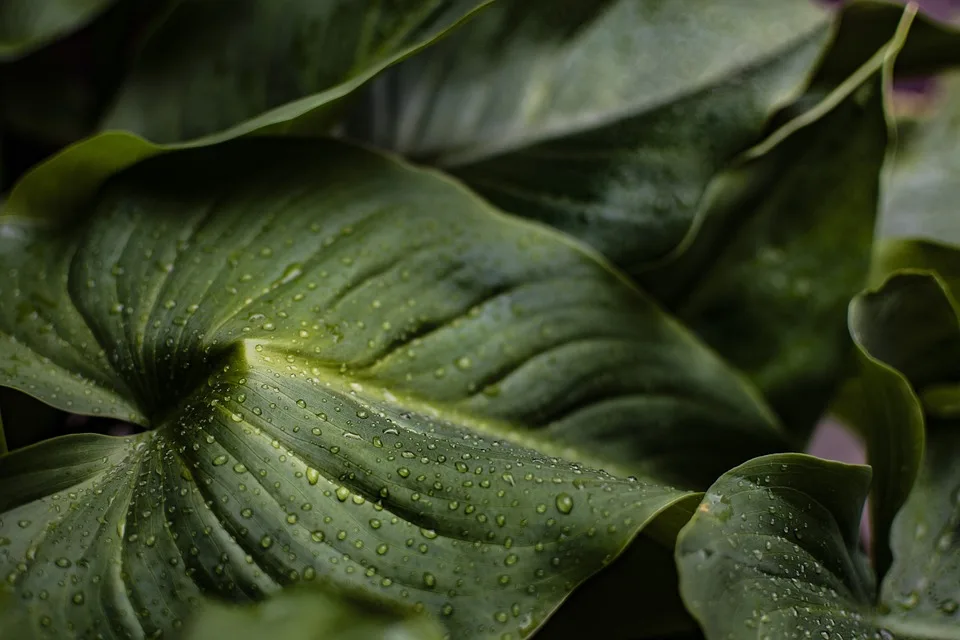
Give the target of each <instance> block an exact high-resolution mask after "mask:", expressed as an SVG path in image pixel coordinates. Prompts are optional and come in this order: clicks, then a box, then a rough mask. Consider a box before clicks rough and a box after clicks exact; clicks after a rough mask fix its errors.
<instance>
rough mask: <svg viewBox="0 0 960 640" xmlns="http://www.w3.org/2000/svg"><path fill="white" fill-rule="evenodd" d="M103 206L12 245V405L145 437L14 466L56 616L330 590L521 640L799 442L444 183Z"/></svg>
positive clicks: (179, 193)
mask: <svg viewBox="0 0 960 640" xmlns="http://www.w3.org/2000/svg"><path fill="white" fill-rule="evenodd" d="M91 209H92V210H91V211H90V213H89V215H88V216H87V217H86V218H84V219H82V220H79V221H77V222H76V223H75V224H74V225H73V226H72V227H69V228H66V229H64V230H57V231H50V230H43V229H34V228H31V227H26V226H14V225H9V224H8V225H7V226H4V227H2V231H3V233H2V234H0V242H2V244H0V249H2V250H0V263H2V264H0V269H2V272H3V273H4V274H5V276H6V277H5V279H4V280H3V281H2V284H0V296H2V298H3V299H4V300H6V301H8V304H5V305H3V306H2V308H0V336H2V337H3V342H2V343H0V357H2V360H0V381H2V382H3V384H6V385H9V386H12V387H15V388H17V389H20V390H22V391H25V392H27V393H30V394H33V395H36V396H37V397H39V398H41V399H43V400H44V401H46V402H48V403H50V404H53V405H55V406H57V407H60V408H64V409H68V410H70V411H72V412H75V413H86V414H96V415H104V416H113V417H118V418H124V419H129V420H131V421H134V422H137V423H139V424H142V425H145V426H148V427H150V428H151V429H152V430H151V431H150V432H148V433H146V434H142V435H137V436H131V437H127V438H107V437H103V436H74V437H68V438H63V439H59V440H53V441H48V442H45V443H42V444H40V445H38V446H36V447H33V448H28V449H24V450H20V451H16V452H13V453H12V454H10V455H8V456H6V457H3V458H0V512H5V513H4V515H3V516H2V524H0V536H4V538H5V539H6V540H9V543H8V544H6V545H5V546H3V547H0V564H2V565H3V568H4V570H5V571H6V572H7V573H9V574H10V581H9V584H10V585H12V587H11V588H13V589H15V590H16V592H17V593H18V596H19V597H23V598H24V599H25V602H24V605H23V608H24V610H25V611H26V612H27V614H28V615H29V616H30V620H31V622H32V623H34V624H40V625H49V626H50V627H51V628H52V629H58V630H60V631H63V630H67V629H70V628H71V627H70V625H73V628H75V629H82V630H83V632H87V631H89V632H91V633H93V632H103V633H106V634H111V633H112V634H114V635H122V634H123V633H126V632H130V633H141V632H145V633H148V634H149V633H153V632H154V631H158V630H164V629H171V628H173V627H174V626H175V624H176V621H177V620H178V619H180V618H182V617H183V616H184V615H185V614H186V611H187V610H188V609H189V607H190V602H191V601H192V600H193V599H194V598H196V597H197V596H198V595H199V594H200V593H201V592H207V591H214V592H217V593H219V594H221V595H224V596H228V597H231V598H235V599H243V598H248V597H254V598H255V597H258V596H259V595H260V594H262V593H265V592H270V591H273V590H274V589H276V587H277V586H278V585H280V584H285V583H290V582H295V581H297V580H303V579H312V578H313V577H317V578H318V579H319V578H321V577H322V578H323V579H325V580H328V581H332V582H334V583H337V584H342V585H347V586H354V587H361V588H365V589H368V590H373V591H375V592H376V593H377V594H378V595H379V596H380V597H384V598H387V599H391V600H397V601H403V602H407V603H409V604H416V603H421V604H420V605H419V606H422V607H423V608H425V609H426V610H428V611H429V612H431V613H433V614H435V615H437V616H438V617H439V618H441V619H442V620H443V621H444V624H445V625H446V626H447V628H448V630H449V631H450V632H451V633H452V634H453V635H454V636H455V637H471V636H480V637H486V636H496V637H499V636H501V635H502V634H511V633H512V634H514V635H518V634H520V635H522V634H526V633H528V632H530V631H531V630H533V629H534V628H536V627H537V626H538V625H539V624H540V623H541V622H542V621H543V620H544V619H545V617H546V616H547V615H548V614H549V613H550V612H551V611H552V610H553V609H554V608H555V607H556V606H558V605H559V603H560V602H561V601H562V600H563V598H565V597H566V596H567V594H569V592H570V590H571V589H572V588H573V587H574V586H576V584H577V583H579V582H581V581H582V580H584V579H586V578H587V577H588V576H590V575H591V574H592V573H594V572H595V571H596V570H598V569H599V568H600V567H601V566H603V565H604V564H606V563H608V562H610V561H611V560H612V559H613V558H614V557H615V556H616V555H617V554H618V553H619V552H620V550H621V549H622V548H623V547H624V545H626V544H627V543H628V542H629V541H630V539H631V538H632V537H633V536H634V535H635V534H636V532H637V531H638V530H639V529H640V528H641V527H643V526H644V525H645V524H646V523H648V522H650V521H651V520H652V519H653V518H654V517H655V516H657V515H658V514H659V513H661V512H662V511H663V510H665V509H666V510H669V509H670V507H671V506H672V505H676V507H675V508H677V509H680V510H681V511H682V510H683V505H682V504H680V503H678V501H680V502H683V500H684V498H685V497H686V496H688V495H689V493H688V492H687V491H684V490H683V488H686V487H696V486H704V485H705V484H708V483H709V482H710V481H711V479H712V478H714V477H716V474H718V473H719V472H720V471H721V470H722V468H723V467H724V466H729V465H730V464H733V463H735V462H736V461H739V460H742V459H743V457H745V456H749V455H754V454H756V453H759V452H762V451H765V450H771V449H778V448H781V447H782V446H783V445H782V440H781V435H780V432H779V430H778V428H777V427H776V425H775V424H774V422H773V419H772V418H771V416H770V414H769V411H768V410H767V409H765V407H764V405H763V404H762V402H761V401H759V400H758V399H757V398H756V397H755V395H754V393H753V392H752V391H751V390H750V387H749V386H747V385H745V383H744V382H743V381H742V380H741V379H740V378H739V377H738V376H737V375H736V374H734V373H733V372H732V371H731V370H730V369H729V368H728V367H727V366H726V365H725V364H724V363H723V362H722V361H721V360H720V359H719V358H718V357H717V356H716V355H714V354H713V353H711V352H710V351H709V350H707V349H706V348H705V347H703V346H702V344H701V343H699V342H698V341H697V340H696V339H695V338H694V337H693V336H692V335H691V334H689V333H688V332H687V331H686V330H684V329H683V328H682V327H681V326H680V325H678V324H677V323H676V322H675V321H673V320H672V319H671V318H669V317H668V316H666V315H665V314H663V312H661V311H660V310H659V309H658V307H656V306H655V305H654V304H653V303H652V302H650V301H649V300H648V299H647V298H645V297H644V296H643V295H641V294H640V293H639V292H637V291H636V290H635V289H633V288H631V287H630V286H629V284H627V283H626V281H625V280H623V279H622V277H620V276H618V275H617V274H616V273H614V272H613V271H611V270H609V269H608V268H607V267H605V266H604V265H603V264H602V263H600V262H598V260H597V259H596V258H594V257H593V256H591V255H590V254H589V253H587V252H585V251H584V250H583V249H581V248H580V247H579V246H578V245H575V244H573V243H571V242H570V241H569V240H567V239H565V238H564V237H563V236H560V235H558V234H555V232H552V231H550V230H547V229H545V228H542V227H539V226H536V225H530V224H528V223H524V222H522V221H518V220H515V219H512V218H509V217H506V216H503V215H501V214H498V213H497V212H495V211H492V210H490V209H489V208H488V207H487V206H486V205H484V204H483V203H481V202H480V201H479V200H477V199H476V198H475V197H473V196H471V195H470V194H469V193H468V192H466V191H465V190H463V189H462V188H461V187H459V186H457V185H456V184H454V183H452V182H450V181H449V180H446V179H444V178H442V177H440V176H438V175H435V174H432V173H424V172H419V171H415V170H413V169H410V168H408V167H405V166H403V165H400V164H397V163H396V162H394V161H388V160H385V159H382V158H380V157H378V156H375V155H373V154H370V153H368V152H363V151H360V150H356V149H353V148H351V147H348V146H345V145H341V144H336V143H332V142H319V141H307V140H295V139H286V140H283V139H270V138H260V139H250V140H244V141H235V142H233V143H229V144H226V145H222V146H218V147H206V148H203V149H196V150H191V151H184V152H180V153H176V154H168V155H164V156H160V157H157V158H153V159H151V160H149V161H146V162H144V163H141V164H139V165H137V166H136V167H133V168H132V169H130V170H128V171H126V172H124V173H123V174H121V175H120V176H118V177H117V178H115V179H113V180H111V181H110V182H109V183H108V184H107V186H106V187H105V188H104V189H103V190H102V191H101V193H100V194H99V195H98V196H97V198H96V200H95V202H94V204H93V205H91ZM7 428H8V430H12V429H22V428H29V427H28V425H10V424H8V425H7ZM565 460H569V462H568V461H565ZM601 467H602V468H603V469H605V471H594V470H591V469H597V468H601ZM611 473H613V474H617V475H610V474H611ZM627 474H635V475H637V476H640V479H639V480H636V479H629V478H628V479H622V478H623V477H624V476H626V475H627ZM670 481H676V482H678V483H681V485H682V488H681V489H673V488H670V487H669V486H668V485H667V484H666V482H670ZM667 516H669V517H666V518H661V519H660V520H659V523H654V524H657V526H658V527H660V529H659V531H658V530H656V528H655V530H654V532H653V534H655V535H657V536H658V537H661V538H662V539H669V537H670V534H671V532H670V531H669V530H664V527H667V528H669V526H675V525H671V524H670V518H671V517H672V516H670V514H669V513H668V514H667ZM674 520H675V519H674ZM675 530H676V529H675V528H674V529H673V533H675ZM42 592H43V593H46V594H47V596H46V597H40V594H41V593H42ZM74 599H76V600H79V601H81V602H83V603H87V604H86V605H84V606H73V605H72V604H70V603H71V601H75V600H74ZM64 603H67V604H66V605H64ZM108 620H109V621H110V622H109V623H108ZM107 624H111V625H115V626H112V627H107V626H105V625H107ZM141 629H142V631H141Z"/></svg>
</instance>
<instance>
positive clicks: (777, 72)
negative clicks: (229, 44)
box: [348, 0, 830, 274]
mask: <svg viewBox="0 0 960 640" xmlns="http://www.w3.org/2000/svg"><path fill="white" fill-rule="evenodd" d="M829 30H830V17H829V14H828V13H826V12H825V11H824V10H822V9H819V8H817V7H816V6H814V4H813V3H808V2H796V1H794V0H760V1H758V0H727V1H725V2H711V3H707V4H705V5H703V6H701V7H698V9H697V10H696V11H691V10H690V7H689V6H688V4H687V3H684V2H677V1H673V0H671V1H667V2H636V1H635V0H601V1H597V0H563V1H561V2H557V1H556V0H527V1H524V2H512V3H511V2H503V3H499V4H497V5H494V6H492V7H490V8H489V9H488V10H486V11H485V12H484V13H483V14H481V15H480V16H478V17H477V18H476V19H475V20H473V21H472V22H471V23H470V24H468V25H466V26H465V27H464V28H462V29H460V30H458V31H457V32H455V33H454V34H452V35H451V36H450V37H449V38H448V39H446V40H444V41H443V42H441V43H439V44H438V45H437V46H434V47H432V48H430V49H429V50H427V51H425V52H423V53H422V54H421V55H418V56H416V57H415V58H413V59H411V60H409V61H407V62H405V63H403V64H401V65H398V66H397V67H396V68H395V69H393V70H391V71H390V72H389V73H388V74H386V75H384V76H383V77H382V78H380V79H378V80H377V81H376V82H375V83H373V84H372V85H371V89H370V91H369V92H368V95H367V96H366V99H365V104H364V105H363V109H362V110H358V111H357V115H356V117H354V118H353V119H352V121H351V122H350V124H349V127H348V133H349V134H350V135H352V136H355V137H359V138H363V139H366V140H371V141H373V142H374V143H376V144H377V145H379V146H382V147H389V148H392V149H396V150H398V151H400V152H402V153H403V154H405V155H407V156H410V157H413V158H416V159H418V160H421V161H426V162H429V163H432V164H436V165H439V166H441V167H443V168H445V169H447V170H449V171H451V172H452V173H453V174H455V175H456V176H458V177H460V178H462V179H464V180H465V181H466V182H467V183H468V184H469V185H470V186H471V187H473V188H474V189H476V190H478V191H479V192H480V193H481V194H483V195H484V196H485V197H487V198H489V199H490V200H491V201H493V202H494V203H495V204H497V205H498V206H500V207H501V208H503V209H505V210H506V211H509V212H511V213H515V214H518V215H522V216H525V217H529V218H534V219H537V220H541V221H544V222H547V223H549V224H551V225H553V226H555V227H557V228H559V229H561V230H563V231H566V232H568V233H570V234H572V235H574V236H576V237H578V238H580V239H582V240H585V241H587V242H588V243H590V244H592V245H593V246H594V247H596V248H597V249H599V250H600V251H601V252H602V253H603V254H604V255H605V256H606V257H607V258H609V259H611V260H612V261H613V262H614V263H616V264H617V265H619V266H620V267H622V268H624V269H625V270H626V271H627V272H628V273H631V274H634V273H637V272H638V270H640V269H642V268H643V266H644V265H646V264H647V263H649V262H650V261H651V260H653V259H656V258H659V257H661V256H663V255H664V254H666V253H667V252H669V251H670V250H672V249H673V248H674V247H675V246H676V245H677V244H678V243H679V241H680V240H681V238H682V237H683V236H684V234H685V233H686V232H687V230H688V229H689V227H690V224H691V221H692V220H693V217H694V214H695V212H696V210H697V204H698V202H699V200H700V197H701V194H702V193H703V191H704V189H705V187H706V185H707V183H708V182H709V181H710V179H711V178H712V177H713V175H714V174H715V173H716V171H717V170H718V169H720V168H721V167H722V166H723V165H724V164H725V163H726V162H728V161H729V160H730V159H731V158H732V157H733V156H734V155H735V154H737V153H739V152H740V151H742V150H744V149H745V148H747V147H748V146H750V145H751V144H753V143H754V142H755V140H756V139H757V137H758V136H759V135H760V132H761V131H762V129H763V127H764V125H765V123H766V121H767V118H768V117H769V116H770V114H771V113H773V112H774V111H775V110H776V109H777V108H779V107H780V106H782V105H783V104H784V103H785V102H787V101H789V100H790V99H792V97H793V96H794V94H796V93H797V92H798V91H799V90H800V89H801V88H802V86H803V84H804V82H805V80H806V79H807V75H808V73H809V72H810V69H811V67H812V65H813V63H814V61H815V60H816V58H817V56H818V54H819V53H820V51H821V49H822V47H823V45H824V43H825V42H826V40H827V39H828V37H829Z"/></svg>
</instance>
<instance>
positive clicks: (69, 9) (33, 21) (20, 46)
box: [0, 0, 116, 60]
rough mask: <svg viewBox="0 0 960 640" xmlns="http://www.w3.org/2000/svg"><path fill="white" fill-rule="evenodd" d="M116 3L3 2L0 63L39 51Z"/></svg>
mask: <svg viewBox="0 0 960 640" xmlns="http://www.w3.org/2000/svg"><path fill="white" fill-rule="evenodd" d="M115 1H116V0H4V2H3V4H0V60H11V59H15V58H18V57H20V56H23V55H26V54H27V53H30V52H31V51H33V50H35V49H37V48H39V47H42V46H43V45H45V44H47V43H48V42H50V41H51V40H54V39H55V38H57V37H58V36H61V35H63V34H65V33H69V32H70V31H74V30H76V29H78V28H79V27H82V26H83V25H84V24H86V23H88V22H90V21H91V20H93V19H94V18H96V17H97V16H98V15H99V14H100V13H101V12H103V11H104V10H106V9H107V8H108V7H109V6H110V5H111V4H113V3H114V2H115Z"/></svg>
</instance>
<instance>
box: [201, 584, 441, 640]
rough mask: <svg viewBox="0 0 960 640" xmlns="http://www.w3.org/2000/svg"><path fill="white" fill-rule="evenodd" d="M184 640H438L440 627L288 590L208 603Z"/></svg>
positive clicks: (344, 597) (351, 599)
mask: <svg viewBox="0 0 960 640" xmlns="http://www.w3.org/2000/svg"><path fill="white" fill-rule="evenodd" d="M183 637H184V640H207V639H208V638H215V637H226V638H231V639H233V640H262V639H263V638H268V637H274V638H283V640H330V639H336V640H368V639H369V640H442V638H443V637H444V634H443V632H442V631H441V630H440V628H439V627H438V626H437V625H436V624H434V623H433V622H431V621H430V620H429V619H427V618H425V617H424V616H411V615H410V614H409V613H406V614H405V612H404V611H402V610H398V609H396V608H389V607H384V606H383V603H381V602H378V601H371V600H368V599H366V598H362V597H358V596H357V595H355V594H339V593H335V592H331V591H330V590H328V589H318V588H310V589H307V588H291V589H287V590H284V591H282V592H280V593H279V594H277V595H276V596H273V597H272V598H270V599H268V600H267V601H266V602H263V603H260V604H255V605H247V606H238V605H229V604H220V603H214V602H210V603H207V604H205V605H204V609H203V610H202V611H201V612H200V613H199V614H198V615H197V616H196V618H195V619H194V620H193V621H192V622H191V623H190V624H188V625H187V629H186V632H185V633H184V636H183Z"/></svg>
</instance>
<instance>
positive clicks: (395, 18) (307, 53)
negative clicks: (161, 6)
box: [103, 0, 490, 144]
mask: <svg viewBox="0 0 960 640" xmlns="http://www.w3.org/2000/svg"><path fill="white" fill-rule="evenodd" d="M489 1H490V0H439V1H438V0H401V1H399V2H397V1H394V2H384V1H383V0H373V1H370V0H368V1H366V2H356V1H353V0H323V1H321V2H317V1H316V0H226V1H224V0H219V1H217V2H210V1H209V0H183V1H182V2H180V3H179V4H178V6H177V7H176V8H175V9H174V10H173V12H172V14H171V15H170V17H169V18H168V19H167V20H166V22H165V23H164V24H163V25H162V26H161V27H160V28H159V29H158V30H157V31H156V32H155V33H154V34H153V36H152V37H151V39H150V40H149V41H148V43H147V45H146V47H145V49H144V50H143V52H142V53H141V55H140V56H139V57H138V59H137V61H136V63H135V65H134V67H133V69H132V71H131V73H130V75H129V77H128V79H127V81H126V83H125V85H124V87H123V88H122V90H121V92H120V95H119V97H118V99H117V102H116V104H115V105H114V107H113V109H112V110H111V111H110V112H109V113H108V114H107V116H106V117H105V119H104V122H103V127H104V128H105V129H122V130H126V131H131V132H134V133H137V134H139V135H142V136H144V137H146V138H148V139H150V140H152V141H154V142H158V143H164V144H172V143H177V142H184V141H188V140H197V139H202V138H204V137H208V136H213V137H215V138H216V139H224V138H225V137H234V136H236V135H239V134H240V133H246V132H249V131H251V130H253V129H259V128H261V127H265V126H269V125H277V124H282V126H283V127H284V128H285V129H286V128H288V127H290V126H292V125H291V124H290V123H289V121H291V120H293V119H295V118H297V117H302V118H303V121H301V122H300V123H299V126H301V127H306V128H307V129H308V130H310V131H311V132H316V131H318V130H319V131H324V130H325V129H326V126H325V123H328V122H329V119H328V117H327V115H328V114H327V113H326V112H325V111H323V110H317V109H316V108H317V107H318V106H321V105H326V104H328V103H330V102H332V101H334V100H337V99H339V98H341V97H343V96H344V95H346V94H348V93H349V92H350V91H353V90H354V89H356V88H357V87H359V86H360V85H361V84H363V83H364V82H366V81H367V80H369V79H370V78H371V77H373V76H374V75H375V74H377V73H378V72H380V71H382V70H383V69H385V68H387V67H388V66H390V65H392V64H393V63H395V62H399V61H400V60H402V59H404V58H406V57H407V56H410V55H412V54H413V53H415V52H417V51H419V50H420V49H421V48H423V47H425V46H427V45H428V44H430V43H431V42H432V41H434V40H436V39H437V38H439V37H441V36H442V35H443V34H444V33H445V32H446V31H448V30H450V29H452V28H453V27H455V26H456V25H457V23H458V22H460V21H461V20H463V19H464V18H465V17H467V16H469V15H470V14H471V13H472V12H474V11H476V10H477V9H479V8H481V7H482V6H483V5H485V4H487V3H488V2H489Z"/></svg>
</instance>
